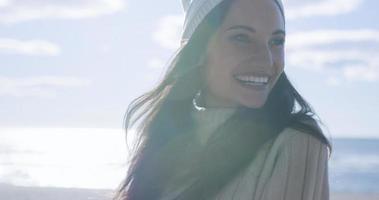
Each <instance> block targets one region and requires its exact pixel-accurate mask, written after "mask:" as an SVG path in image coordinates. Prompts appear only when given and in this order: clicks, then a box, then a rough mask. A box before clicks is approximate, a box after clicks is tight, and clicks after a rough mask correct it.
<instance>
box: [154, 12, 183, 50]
mask: <svg viewBox="0 0 379 200" xmlns="http://www.w3.org/2000/svg"><path fill="white" fill-rule="evenodd" d="M183 22H184V16H183V15H169V16H165V17H163V18H161V19H160V20H159V22H158V25H157V29H156V30H155V31H154V33H153V39H154V41H155V42H157V43H158V44H159V45H161V46H162V47H164V48H167V49H170V50H175V49H177V48H179V46H180V38H181V34H182V26H183Z"/></svg>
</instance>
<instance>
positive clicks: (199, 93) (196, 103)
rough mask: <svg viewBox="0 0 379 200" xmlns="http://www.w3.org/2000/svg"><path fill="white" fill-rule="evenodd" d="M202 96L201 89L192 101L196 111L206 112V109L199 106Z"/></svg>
mask: <svg viewBox="0 0 379 200" xmlns="http://www.w3.org/2000/svg"><path fill="white" fill-rule="evenodd" d="M200 96H201V89H200V90H199V91H198V92H197V93H196V95H195V97H194V98H193V99H192V104H193V106H194V107H195V109H196V110H198V111H204V110H206V108H205V107H203V106H200V105H199V104H198V102H199V99H200Z"/></svg>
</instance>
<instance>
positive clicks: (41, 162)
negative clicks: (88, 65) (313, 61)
mask: <svg viewBox="0 0 379 200" xmlns="http://www.w3.org/2000/svg"><path fill="white" fill-rule="evenodd" d="M124 139H125V138H124V132H123V130H121V129H67V128H62V129H60V128H49V129H48V128H34V129H15V128H7V129H5V128H3V129H0V184H11V185H16V186H29V187H64V188H87V189H114V188H116V187H117V186H118V184H119V183H120V182H121V181H122V179H123V178H124V176H125V174H126V159H127V151H126V145H125V140H124ZM333 147H334V149H333V153H332V157H331V159H330V161H329V182H330V189H331V192H342V193H378V192H379V139H374V138H372V139H343V138H333Z"/></svg>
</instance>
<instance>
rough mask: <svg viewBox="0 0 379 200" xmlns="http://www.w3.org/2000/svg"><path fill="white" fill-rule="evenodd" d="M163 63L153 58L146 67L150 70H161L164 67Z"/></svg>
mask: <svg viewBox="0 0 379 200" xmlns="http://www.w3.org/2000/svg"><path fill="white" fill-rule="evenodd" d="M165 64H166V63H165V61H164V60H163V59H161V58H153V59H151V60H149V62H148V63H147V66H148V67H149V68H151V69H163V68H164V67H165Z"/></svg>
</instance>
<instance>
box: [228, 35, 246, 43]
mask: <svg viewBox="0 0 379 200" xmlns="http://www.w3.org/2000/svg"><path fill="white" fill-rule="evenodd" d="M230 40H232V41H234V42H238V43H245V44H248V43H251V39H250V37H249V36H248V35H246V34H242V33H241V34H236V35H233V36H231V37H230Z"/></svg>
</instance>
